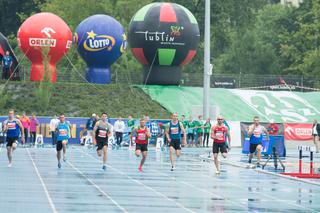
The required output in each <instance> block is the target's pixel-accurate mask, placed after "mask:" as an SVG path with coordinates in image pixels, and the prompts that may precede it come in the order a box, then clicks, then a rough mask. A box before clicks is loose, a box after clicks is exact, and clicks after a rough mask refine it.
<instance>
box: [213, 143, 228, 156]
mask: <svg viewBox="0 0 320 213" xmlns="http://www.w3.org/2000/svg"><path fill="white" fill-rule="evenodd" d="M219 151H220V152H221V153H227V152H228V150H227V146H226V143H215V142H214V143H213V146H212V153H213V154H218V153H219Z"/></svg>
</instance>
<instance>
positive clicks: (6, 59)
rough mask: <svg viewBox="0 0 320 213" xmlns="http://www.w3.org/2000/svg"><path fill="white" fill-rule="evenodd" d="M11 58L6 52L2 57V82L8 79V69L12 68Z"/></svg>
mask: <svg viewBox="0 0 320 213" xmlns="http://www.w3.org/2000/svg"><path fill="white" fill-rule="evenodd" d="M12 63H13V61H12V57H11V56H10V52H9V51H6V54H5V55H4V56H3V57H2V67H3V72H2V80H7V79H9V78H10V68H11V66H12Z"/></svg>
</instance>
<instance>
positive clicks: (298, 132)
mask: <svg viewBox="0 0 320 213" xmlns="http://www.w3.org/2000/svg"><path fill="white" fill-rule="evenodd" d="M295 133H296V135H301V136H309V135H311V134H312V129H309V128H295Z"/></svg>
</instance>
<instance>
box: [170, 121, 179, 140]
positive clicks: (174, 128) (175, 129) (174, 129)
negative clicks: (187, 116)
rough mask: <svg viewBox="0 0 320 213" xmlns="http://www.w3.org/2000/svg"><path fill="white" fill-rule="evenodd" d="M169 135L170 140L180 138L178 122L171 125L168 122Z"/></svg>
mask: <svg viewBox="0 0 320 213" xmlns="http://www.w3.org/2000/svg"><path fill="white" fill-rule="evenodd" d="M169 134H170V138H171V139H180V137H181V127H180V122H178V123H176V124H173V123H172V121H170V123H169Z"/></svg>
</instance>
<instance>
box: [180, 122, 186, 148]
mask: <svg viewBox="0 0 320 213" xmlns="http://www.w3.org/2000/svg"><path fill="white" fill-rule="evenodd" d="M179 124H180V128H181V131H182V133H183V143H184V144H187V137H186V130H185V129H184V127H183V124H182V123H181V122H179Z"/></svg>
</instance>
